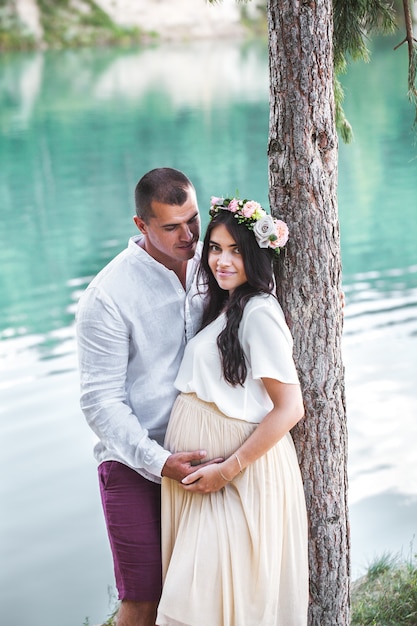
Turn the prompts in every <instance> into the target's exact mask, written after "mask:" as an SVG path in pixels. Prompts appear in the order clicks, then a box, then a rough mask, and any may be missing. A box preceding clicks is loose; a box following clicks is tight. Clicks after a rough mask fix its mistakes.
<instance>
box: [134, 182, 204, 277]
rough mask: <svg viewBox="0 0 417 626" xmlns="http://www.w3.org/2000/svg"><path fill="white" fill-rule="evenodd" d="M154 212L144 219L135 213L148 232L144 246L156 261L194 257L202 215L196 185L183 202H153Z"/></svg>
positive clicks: (172, 262) (170, 262) (173, 261)
mask: <svg viewBox="0 0 417 626" xmlns="http://www.w3.org/2000/svg"><path fill="white" fill-rule="evenodd" d="M152 211H153V216H152V217H151V218H150V219H149V221H148V223H145V222H144V221H143V220H142V219H140V218H139V217H135V218H134V219H135V224H136V226H137V227H138V228H139V230H140V231H141V232H142V233H143V234H144V235H145V250H146V251H147V252H148V254H150V255H151V256H152V257H153V258H154V259H155V260H156V261H159V263H162V264H163V265H165V266H166V267H168V268H170V269H171V266H172V265H175V264H177V263H180V262H184V261H188V260H189V259H192V257H193V256H194V254H195V251H196V247H197V243H198V240H199V237H200V215H199V212H198V206H197V198H196V195H195V191H194V189H193V188H191V187H190V188H189V190H188V196H187V200H186V201H185V202H184V204H182V205H181V206H176V205H173V204H163V203H161V202H152Z"/></svg>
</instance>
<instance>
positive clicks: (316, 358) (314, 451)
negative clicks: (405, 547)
mask: <svg viewBox="0 0 417 626" xmlns="http://www.w3.org/2000/svg"><path fill="white" fill-rule="evenodd" d="M268 28H269V62H270V128H269V145H268V158H269V184H270V205H271V211H272V213H273V214H275V215H277V216H278V217H281V218H282V219H284V220H285V221H286V222H287V223H288V225H289V228H290V240H289V243H288V244H287V246H286V248H285V255H283V258H282V259H281V260H280V267H279V268H278V269H279V276H278V295H279V298H280V301H281V303H282V306H283V308H284V311H285V314H286V317H287V321H288V323H289V326H290V328H291V329H292V332H293V335H294V356H295V360H296V363H297V367H298V371H299V376H300V381H301V385H302V389H303V395H304V402H305V419H304V420H303V421H302V422H301V423H300V424H298V425H297V427H296V428H295V429H294V432H293V436H294V441H295V445H296V448H297V453H298V455H299V460H300V465H301V471H302V475H303V481H304V487H305V494H306V501H307V509H308V515H309V532H310V536H309V551H310V556H309V562H310V596H311V601H310V611H309V624H310V625H314V626H329V625H337V626H344V625H347V624H349V600H350V580H349V574H350V560H349V557H350V554H349V551H350V545H349V524H348V508H347V426H346V410H345V395H344V369H343V363H342V357H341V334H342V323H343V319H342V315H341V306H340V294H341V261H340V241H339V223H338V216H337V197H336V193H337V157H338V143H337V135H336V129H335V119H334V117H335V115H334V95H333V53H332V33H333V22H332V2H331V0H316V1H314V0H269V2H268Z"/></svg>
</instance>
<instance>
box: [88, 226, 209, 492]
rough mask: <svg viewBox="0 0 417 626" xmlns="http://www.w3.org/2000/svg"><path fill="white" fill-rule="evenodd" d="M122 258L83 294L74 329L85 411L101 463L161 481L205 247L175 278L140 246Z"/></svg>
mask: <svg viewBox="0 0 417 626" xmlns="http://www.w3.org/2000/svg"><path fill="white" fill-rule="evenodd" d="M139 239H140V235H139V236H137V237H132V238H131V239H130V240H129V244H128V247H127V248H126V249H125V250H124V251H123V252H121V253H120V254H119V255H118V256H116V257H115V258H114V259H113V260H112V261H111V262H110V263H109V264H108V265H107V266H106V267H105V268H104V269H103V270H102V271H101V272H100V273H99V274H98V275H97V276H96V277H95V278H94V279H93V281H92V282H91V283H90V285H89V286H88V288H87V289H86V291H85V292H84V293H83V295H82V296H81V299H80V302H79V306H78V310H77V316H76V322H77V323H76V329H77V340H78V355H79V367H80V382H81V408H82V410H83V412H84V415H85V417H86V419H87V422H88V424H89V425H90V427H91V428H92V430H93V431H94V433H95V434H96V435H97V438H98V442H97V443H96V445H95V448H94V454H95V457H96V459H97V461H98V462H99V463H101V462H103V461H108V460H114V461H120V462H121V463H124V464H125V465H128V466H129V467H131V468H133V469H135V470H136V471H138V472H139V473H140V474H142V475H143V476H145V477H146V478H148V479H150V480H153V481H154V482H160V480H161V470H162V467H163V466H164V464H165V461H166V459H167V458H168V456H169V454H170V453H169V452H168V451H166V450H164V449H163V447H162V445H163V440H164V436H165V430H166V426H167V423H168V419H169V415H170V412H171V408H172V406H173V404H174V401H175V398H176V396H177V394H178V391H177V390H176V389H175V387H174V380H175V377H176V375H177V372H178V368H179V366H180V363H181V360H182V356H183V353H184V348H185V345H186V342H187V340H188V339H190V338H191V337H193V336H194V334H195V333H196V332H197V330H198V328H199V324H200V320H201V311H202V298H201V296H200V295H199V294H198V293H197V289H196V281H195V278H196V270H197V267H198V263H199V261H200V256H201V243H200V244H199V245H198V248H197V252H196V255H195V256H194V258H193V259H192V260H190V261H189V262H188V265H187V279H186V290H185V291H184V289H183V287H182V285H181V283H180V281H179V279H178V277H177V275H176V274H175V273H174V272H173V271H171V270H169V269H167V268H166V267H165V266H164V265H162V264H161V263H158V262H157V261H155V259H153V258H152V257H151V256H150V255H149V254H148V253H147V252H145V251H144V250H143V249H142V248H141V247H139V246H138V245H137V242H138V241H139Z"/></svg>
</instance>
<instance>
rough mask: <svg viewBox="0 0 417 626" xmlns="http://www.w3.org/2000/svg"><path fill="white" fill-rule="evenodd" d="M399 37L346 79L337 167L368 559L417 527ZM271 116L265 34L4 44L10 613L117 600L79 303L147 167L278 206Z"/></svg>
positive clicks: (46, 622) (409, 161) (118, 236)
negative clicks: (70, 47)
mask: <svg viewBox="0 0 417 626" xmlns="http://www.w3.org/2000/svg"><path fill="white" fill-rule="evenodd" d="M392 48H393V42H392V41H389V40H385V41H383V42H378V44H376V45H375V46H374V50H373V60H372V63H371V64H370V65H365V64H359V65H356V66H355V67H354V68H353V70H352V72H350V74H348V75H347V76H345V77H343V83H344V85H345V91H346V100H345V109H346V112H347V115H348V117H349V119H350V121H351V122H352V124H353V126H354V132H355V141H354V143H352V144H351V145H349V146H344V145H341V146H340V164H339V169H340V172H339V208H340V222H341V238H342V259H343V276H344V289H345V292H346V298H347V305H346V315H345V334H344V353H345V357H344V358H345V363H346V379H347V392H348V417H349V429H350V452H349V468H350V469H349V473H350V484H351V488H350V502H351V504H350V508H351V522H352V558H353V568H354V572H355V573H359V572H360V569H361V567H363V566H364V564H366V562H367V560H368V559H370V558H372V557H373V556H374V554H375V553H381V552H382V551H384V550H385V549H388V548H392V549H393V550H399V549H402V548H403V549H404V550H407V549H408V544H409V542H410V541H412V537H413V533H415V532H416V531H417V521H416V520H417V487H416V485H417V468H416V463H415V460H414V458H415V454H414V443H413V442H414V440H415V435H417V432H416V431H417V419H416V418H417V414H416V409H415V405H416V403H415V400H416V395H417V393H416V390H415V380H416V373H417V358H416V355H417V350H416V347H417V340H416V338H417V246H416V236H417V176H416V175H417V158H416V157H417V146H416V145H415V144H413V137H412V133H411V126H412V120H413V111H412V108H411V106H410V105H409V103H408V101H407V98H406V95H405V93H406V67H405V63H406V59H405V56H404V54H403V51H402V50H400V51H397V52H396V53H394V52H393V50H392ZM376 94H377V96H376ZM267 133H268V72H267V50H266V46H265V45H264V44H263V43H262V42H252V43H250V44H246V45H242V44H239V43H236V42H229V43H222V46H221V49H220V47H219V46H218V45H217V44H216V43H211V42H198V43H195V44H192V43H190V44H170V45H164V46H159V47H150V48H144V49H140V50H139V49H137V50H106V49H102V50H83V51H61V52H46V53H31V54H13V55H3V56H2V57H1V58H0V211H1V213H0V215H1V222H0V223H1V229H0V264H1V268H2V269H1V272H0V305H1V317H0V371H1V378H0V394H1V402H0V438H1V441H2V455H1V460H0V465H1V468H0V471H1V475H2V477H3V478H2V480H1V482H0V496H1V501H2V505H3V507H4V508H3V507H2V510H3V511H4V512H5V513H3V514H2V515H1V517H0V550H1V555H0V558H1V562H2V563H6V567H3V568H2V573H1V574H0V576H1V581H0V595H1V597H0V604H1V607H2V608H1V612H2V616H3V619H4V620H5V623H7V625H8V626H26V624H29V623H30V624H33V625H34V626H56V624H59V625H60V626H81V625H82V623H83V621H84V620H85V618H86V617H87V616H88V617H89V619H90V624H96V623H98V622H99V621H100V620H104V618H105V617H106V614H107V611H108V610H110V607H111V605H112V599H111V596H112V591H110V592H108V587H109V586H110V587H111V586H112V584H113V576H112V566H111V559H110V554H109V550H108V546H107V539H106V536H105V529H104V524H103V520H102V514H101V509H100V503H99V496H98V490H97V485H96V476H95V463H94V460H93V458H92V442H91V439H92V438H91V434H90V431H89V430H88V428H87V426H86V425H85V423H84V420H83V417H82V415H81V413H80V411H79V408H78V378H77V371H76V355H75V342H74V326H73V319H74V311H75V307H76V302H77V299H78V297H79V294H80V293H81V291H82V290H83V289H84V287H85V286H86V285H87V283H88V282H89V280H90V278H91V277H92V276H93V275H94V274H95V273H96V272H97V271H98V270H99V269H100V268H101V267H102V266H103V265H104V264H105V263H106V262H107V261H108V260H110V258H112V257H113V256H114V255H115V254H116V253H117V252H118V251H120V250H121V249H123V247H124V246H125V244H126V242H127V239H128V237H129V236H130V235H131V234H133V233H134V232H135V230H134V225H133V221H132V215H133V213H134V203H133V190H134V186H135V184H136V182H137V180H138V178H139V177H140V176H141V175H142V174H143V173H144V172H145V171H147V170H148V169H150V168H152V167H157V166H161V165H169V166H173V167H177V168H180V169H182V170H184V171H185V172H186V173H187V174H188V175H189V176H190V178H191V179H192V180H193V182H194V184H195V186H196V189H197V194H198V198H199V202H200V208H201V211H202V215H203V221H204V222H205V219H206V218H205V215H206V207H207V204H208V200H209V198H210V196H211V195H217V194H222V193H234V192H235V191H236V190H238V191H239V193H240V194H241V195H245V196H247V197H253V198H255V199H257V200H259V201H260V202H261V203H262V204H264V205H266V206H267V198H268V193H267V179H268V177H267V160H266V154H265V153H266V143H267ZM109 595H110V598H109ZM22 598H24V602H23V601H22ZM57 616H59V619H58V618H57Z"/></svg>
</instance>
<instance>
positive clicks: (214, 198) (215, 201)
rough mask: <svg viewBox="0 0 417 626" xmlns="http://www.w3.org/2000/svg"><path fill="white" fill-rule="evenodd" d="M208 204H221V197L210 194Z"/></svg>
mask: <svg viewBox="0 0 417 626" xmlns="http://www.w3.org/2000/svg"><path fill="white" fill-rule="evenodd" d="M210 204H211V206H214V205H215V204H223V198H218V197H217V196H211V202H210Z"/></svg>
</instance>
